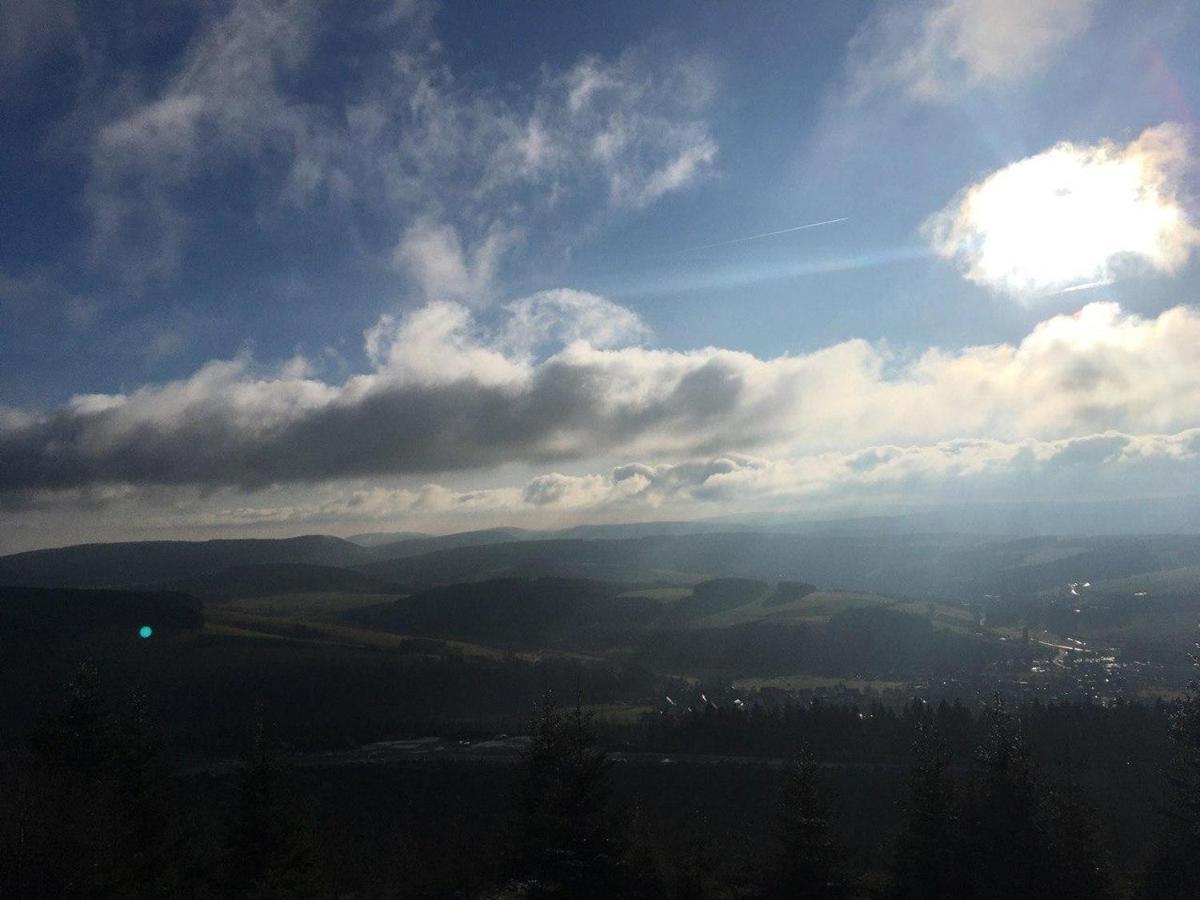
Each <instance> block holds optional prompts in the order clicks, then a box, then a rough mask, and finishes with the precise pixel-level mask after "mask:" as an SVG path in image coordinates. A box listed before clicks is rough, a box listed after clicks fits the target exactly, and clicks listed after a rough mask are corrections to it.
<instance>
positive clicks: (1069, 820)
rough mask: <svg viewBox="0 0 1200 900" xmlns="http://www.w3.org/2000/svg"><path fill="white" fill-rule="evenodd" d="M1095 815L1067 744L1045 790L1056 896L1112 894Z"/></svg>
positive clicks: (1099, 898)
mask: <svg viewBox="0 0 1200 900" xmlns="http://www.w3.org/2000/svg"><path fill="white" fill-rule="evenodd" d="M1097 819H1098V816H1097V813H1096V809H1095V807H1094V806H1093V805H1092V804H1091V803H1090V802H1089V800H1088V797H1087V793H1086V791H1085V789H1084V786H1083V785H1082V784H1081V783H1080V782H1079V779H1078V778H1077V777H1076V763H1075V761H1074V760H1073V759H1072V758H1071V756H1070V748H1069V747H1068V748H1067V750H1066V751H1065V753H1064V757H1063V760H1062V762H1061V765H1060V766H1059V771H1058V773H1057V778H1056V779H1055V780H1054V782H1053V783H1052V784H1051V785H1050V788H1049V790H1048V791H1047V802H1046V828H1047V832H1048V836H1049V846H1050V855H1051V857H1052V860H1051V868H1050V876H1051V884H1052V888H1053V892H1054V894H1055V895H1056V896H1059V897H1071V896H1075V897H1089V898H1096V900H1105V898H1108V897H1112V896H1114V890H1113V878H1112V871H1111V869H1110V867H1109V862H1108V856H1107V854H1106V853H1105V852H1104V849H1103V847H1102V846H1101V843H1100V837H1099V834H1098V833H1097V829H1096V822H1097Z"/></svg>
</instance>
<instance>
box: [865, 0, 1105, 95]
mask: <svg viewBox="0 0 1200 900" xmlns="http://www.w3.org/2000/svg"><path fill="white" fill-rule="evenodd" d="M1096 5H1097V3H1096V0H932V2H909V3H894V4H885V5H883V6H882V7H881V9H880V11H879V12H878V13H877V14H876V15H875V16H874V17H873V18H872V19H871V20H870V22H869V23H868V25H867V26H866V27H865V28H864V29H863V31H862V32H860V33H859V34H858V35H857V36H856V37H855V39H854V40H853V41H852V42H851V46H850V80H851V92H852V94H853V95H855V96H857V97H860V98H861V97H863V96H866V95H868V94H871V93H875V92H877V91H881V90H885V89H898V90H901V91H903V92H904V93H905V94H907V95H908V96H909V97H911V98H914V99H919V100H930V99H935V98H940V97H944V96H946V95H947V94H950V93H952V92H953V91H954V90H955V87H956V86H958V85H963V84H965V85H986V84H997V83H1003V82H1006V81H1013V80H1017V79H1021V78H1026V77H1028V76H1030V75H1032V74H1034V73H1036V72H1038V71H1039V70H1041V69H1043V68H1044V67H1045V66H1046V65H1048V63H1049V62H1050V61H1051V60H1052V58H1053V55H1054V52H1055V51H1056V50H1058V49H1059V48H1060V47H1062V46H1063V45H1064V44H1065V43H1067V42H1068V41H1069V40H1071V39H1072V38H1074V37H1076V36H1078V35H1079V34H1081V33H1082V32H1083V31H1084V30H1085V29H1086V28H1087V26H1088V25H1089V23H1090V21H1091V17H1092V13H1093V11H1094V9H1095V7H1096Z"/></svg>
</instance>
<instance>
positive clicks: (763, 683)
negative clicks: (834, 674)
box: [733, 675, 905, 691]
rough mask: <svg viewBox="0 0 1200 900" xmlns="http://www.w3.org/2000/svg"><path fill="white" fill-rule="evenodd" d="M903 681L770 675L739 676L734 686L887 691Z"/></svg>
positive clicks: (747, 689)
mask: <svg viewBox="0 0 1200 900" xmlns="http://www.w3.org/2000/svg"><path fill="white" fill-rule="evenodd" d="M904 685H905V682H903V681H874V680H865V679H859V678H830V677H828V676H825V675H772V676H770V677H767V678H739V679H737V680H736V681H734V682H733V686H734V688H736V689H737V690H742V691H755V690H759V689H761V688H779V689H780V690H785V691H804V690H815V689H816V688H831V687H839V686H841V687H846V688H850V689H853V690H859V691H864V690H876V691H887V690H894V689H897V688H902V687H904Z"/></svg>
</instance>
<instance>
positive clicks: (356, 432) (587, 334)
mask: <svg viewBox="0 0 1200 900" xmlns="http://www.w3.org/2000/svg"><path fill="white" fill-rule="evenodd" d="M647 333H648V332H647V329H646V328H645V325H644V324H643V323H642V322H641V320H640V319H639V318H638V317H637V316H636V315H635V314H634V313H632V312H631V311H629V310H626V309H624V308H622V307H620V306H618V305H616V304H613V303H612V302H611V301H608V300H606V299H604V298H601V297H597V296H595V295H590V294H585V293H582V292H575V291H565V290H563V291H549V292H543V293H541V294H538V295H534V296H532V297H529V298H525V299H523V300H520V301H516V302H514V303H511V304H509V305H508V306H507V308H506V309H504V310H503V314H502V315H501V316H500V318H499V319H498V320H497V321H495V322H493V323H491V324H486V323H483V322H481V321H479V320H477V319H476V318H475V317H474V316H473V315H472V313H471V312H470V311H469V310H468V309H467V308H466V307H464V306H462V305H460V304H455V303H449V302H437V303H432V304H429V305H427V306H425V307H422V308H420V309H418V310H416V311H413V312H411V313H409V314H407V315H403V316H399V317H384V318H383V319H381V320H380V321H379V322H378V323H377V324H376V325H375V326H373V327H372V328H371V329H370V330H369V331H368V332H367V334H366V336H365V343H366V348H367V351H368V354H369V357H370V359H371V360H372V369H371V370H370V371H368V372H365V373H362V374H358V375H355V376H353V377H351V378H348V379H347V380H345V381H343V382H340V383H329V382H326V381H323V380H321V379H320V378H317V377H315V376H314V375H312V374H311V372H312V371H314V367H313V366H312V365H310V364H309V363H308V362H307V361H305V360H303V359H295V360H291V361H289V362H288V363H287V364H286V365H284V366H282V367H279V368H277V369H275V370H263V369H262V368H260V367H258V366H256V365H255V364H254V363H253V361H252V360H250V359H249V358H246V357H240V358H237V359H233V360H222V361H214V362H211V363H209V364H207V365H205V366H203V367H202V368H201V369H199V370H198V371H197V372H196V373H195V374H193V375H192V376H191V377H189V378H187V379H184V380H181V381H176V382H170V383H167V384H161V385H149V386H146V387H143V388H140V389H138V390H136V391H133V392H131V393H128V394H103V395H98V394H91V395H80V396H77V397H74V398H73V399H72V400H71V401H70V402H69V403H66V404H64V405H63V406H61V407H59V408H56V409H51V410H47V411H40V412H39V411H29V410H13V409H7V410H0V461H2V463H3V464H2V465H0V496H2V497H4V498H5V502H6V503H7V504H9V505H20V504H22V503H35V502H39V500H41V499H44V498H46V497H47V496H49V495H52V494H54V493H55V492H71V491H80V490H83V491H89V490H91V491H94V490H101V489H111V488H114V487H121V486H132V487H136V488H151V487H159V486H190V487H195V488H199V489H203V490H214V489H220V488H224V487H234V488H238V489H243V490H251V489H261V488H264V487H267V486H269V485H277V484H300V485H313V484H321V483H328V482H334V481H338V480H345V479H355V478H366V477H382V476H398V477H399V476H414V475H415V476H421V475H424V474H427V473H428V474H433V473H452V472H470V471H475V472H481V471H485V470H490V469H494V468H496V467H499V466H503V465H506V464H524V465H534V466H536V465H545V466H547V467H549V466H551V465H554V466H558V465H561V464H563V463H568V462H570V463H573V464H577V465H578V464H586V463H587V461H588V460H595V459H599V458H602V457H609V458H611V457H614V456H616V457H624V458H627V459H629V458H632V459H652V460H662V461H663V463H664V464H665V463H669V464H671V465H674V464H675V463H674V462H672V461H673V460H674V461H680V462H683V461H687V460H694V459H696V458H707V459H713V458H722V459H734V460H736V459H738V458H740V457H741V456H751V455H761V456H763V457H768V458H773V459H784V460H786V459H796V458H801V457H803V458H814V457H820V454H824V453H841V454H853V453H856V452H859V451H861V450H862V449H863V448H864V447H871V448H878V447H880V446H886V447H909V446H918V447H923V446H930V445H938V446H950V447H954V446H958V445H954V444H947V443H946V442H954V441H968V442H973V441H983V442H998V443H999V444H1004V445H1006V446H1009V445H1013V446H1015V445H1018V444H1020V443H1021V442H1023V441H1040V442H1047V441H1049V442H1054V441H1064V440H1071V439H1074V438H1078V437H1081V436H1089V435H1095V434H1102V433H1107V432H1119V433H1122V434H1127V435H1132V436H1135V437H1136V436H1138V435H1148V434H1154V435H1163V434H1167V435H1169V434H1180V433H1183V432H1185V431H1187V430H1188V429H1191V428H1195V427H1197V426H1198V425H1200V357H1197V354H1196V352H1195V348H1196V347H1197V346H1200V313H1198V312H1197V311H1196V310H1194V309H1191V308H1187V307H1178V308H1175V309H1171V310H1168V311H1166V312H1164V313H1162V314H1161V315H1159V316H1158V317H1156V318H1153V319H1145V318H1141V317H1138V316H1136V315H1127V314H1124V313H1122V311H1121V310H1120V309H1119V307H1118V306H1117V305H1116V304H1112V303H1095V304H1091V305H1088V306H1086V307H1084V308H1083V309H1081V310H1080V311H1079V312H1077V313H1076V314H1074V315H1070V316H1055V317H1053V318H1050V319H1047V320H1046V321H1044V322H1042V323H1040V324H1039V325H1037V326H1036V327H1035V328H1034V329H1033V330H1032V331H1031V332H1030V333H1029V334H1028V335H1027V336H1026V337H1025V338H1024V339H1023V340H1022V341H1021V342H1020V343H1018V344H1015V345H1009V344H1000V345H994V346H976V347H966V348H963V349H960V350H954V351H944V350H938V349H931V350H928V351H926V352H925V353H923V354H921V355H919V356H916V357H903V356H897V355H895V354H894V353H892V352H891V351H889V350H888V349H887V348H886V347H885V346H882V345H873V344H871V343H868V342H866V341H861V340H851V341H846V342H843V343H839V344H834V345H832V346H829V347H826V348H823V349H820V350H817V351H814V352H812V353H807V354H798V355H784V356H779V357H774V358H769V359H762V358H759V357H756V356H753V355H751V354H748V353H743V352H737V351H732V350H725V349H721V348H715V347H708V348H703V349H698V350H692V351H676V350H663V349H653V348H650V347H647V346H644V345H643V344H641V343H639V342H641V341H644V340H645V338H646V335H647ZM971 446H972V447H974V446H975V445H974V444H972V445H971ZM989 446H990V445H989ZM879 452H880V451H878V449H876V450H873V451H872V453H874V454H876V456H872V457H871V459H873V460H875V462H874V463H872V465H870V466H868V465H867V464H866V462H865V461H863V460H860V462H859V465H860V467H861V470H862V471H863V472H865V471H868V470H869V469H873V468H877V467H878V465H879V464H880V463H879V461H878V459H877V456H878V453H879ZM939 452H941V451H939ZM955 452H956V453H959V454H960V455H959V456H958V457H957V458H961V459H968V458H972V457H971V455H970V454H966V455H963V453H962V451H961V448H960V450H957V451H955ZM972 452H974V451H972ZM889 453H891V451H889ZM897 458H898V459H903V458H904V457H903V454H901V456H900V457H897ZM888 464H889V465H901V463H899V462H895V461H894V460H893V459H892V457H891V456H889V462H888ZM742 468H745V466H743V467H742ZM750 468H751V469H753V467H750ZM656 471H657V470H656ZM663 471H669V472H675V473H676V474H675V475H672V476H670V477H678V476H679V473H681V472H683V471H686V470H678V471H676V470H674V469H670V470H663ZM628 477H629V478H646V479H648V480H649V482H651V483H654V484H658V485H662V484H664V483H669V482H670V478H667V476H665V475H662V474H661V473H660V474H658V475H655V474H653V472H650V471H644V472H643V471H640V470H639V471H638V472H633V471H632V470H631V472H630V474H629V475H628ZM743 477H749V476H748V475H743ZM664 478H667V481H666V482H664V481H663V479H664ZM624 480H625V479H624V478H617V477H616V476H614V477H613V482H614V484H615V483H617V482H618V481H624ZM628 487H629V485H625V489H627V488H628ZM527 490H528V496H529V497H533V498H536V497H546V498H552V497H555V496H557V495H558V494H559V493H560V492H563V491H566V492H574V493H576V494H577V493H578V491H579V490H580V487H579V485H578V484H574V483H572V484H571V485H568V484H567V483H565V482H563V483H561V484H555V483H553V482H552V481H547V482H544V483H539V484H538V485H537V486H534V487H530V488H528V489H527Z"/></svg>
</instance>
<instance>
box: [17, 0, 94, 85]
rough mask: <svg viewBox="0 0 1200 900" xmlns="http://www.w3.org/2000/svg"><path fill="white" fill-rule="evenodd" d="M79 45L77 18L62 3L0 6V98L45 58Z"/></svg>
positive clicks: (36, 0)
mask: <svg viewBox="0 0 1200 900" xmlns="http://www.w3.org/2000/svg"><path fill="white" fill-rule="evenodd" d="M78 41H79V18H78V16H77V15H76V12H75V7H74V5H73V4H71V3H68V2H65V0H6V2H5V3H4V4H2V5H0V96H3V95H7V94H8V93H9V89H10V87H11V86H12V84H13V83H14V82H15V81H16V79H17V78H18V76H20V75H22V74H25V72H26V70H27V69H28V67H29V66H30V65H31V64H32V63H34V62H35V61H36V60H38V59H39V58H40V57H42V56H43V55H44V54H46V53H48V52H50V51H52V50H54V49H57V48H60V47H62V46H64V45H70V44H71V43H75V44H76V45H77V44H78Z"/></svg>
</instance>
